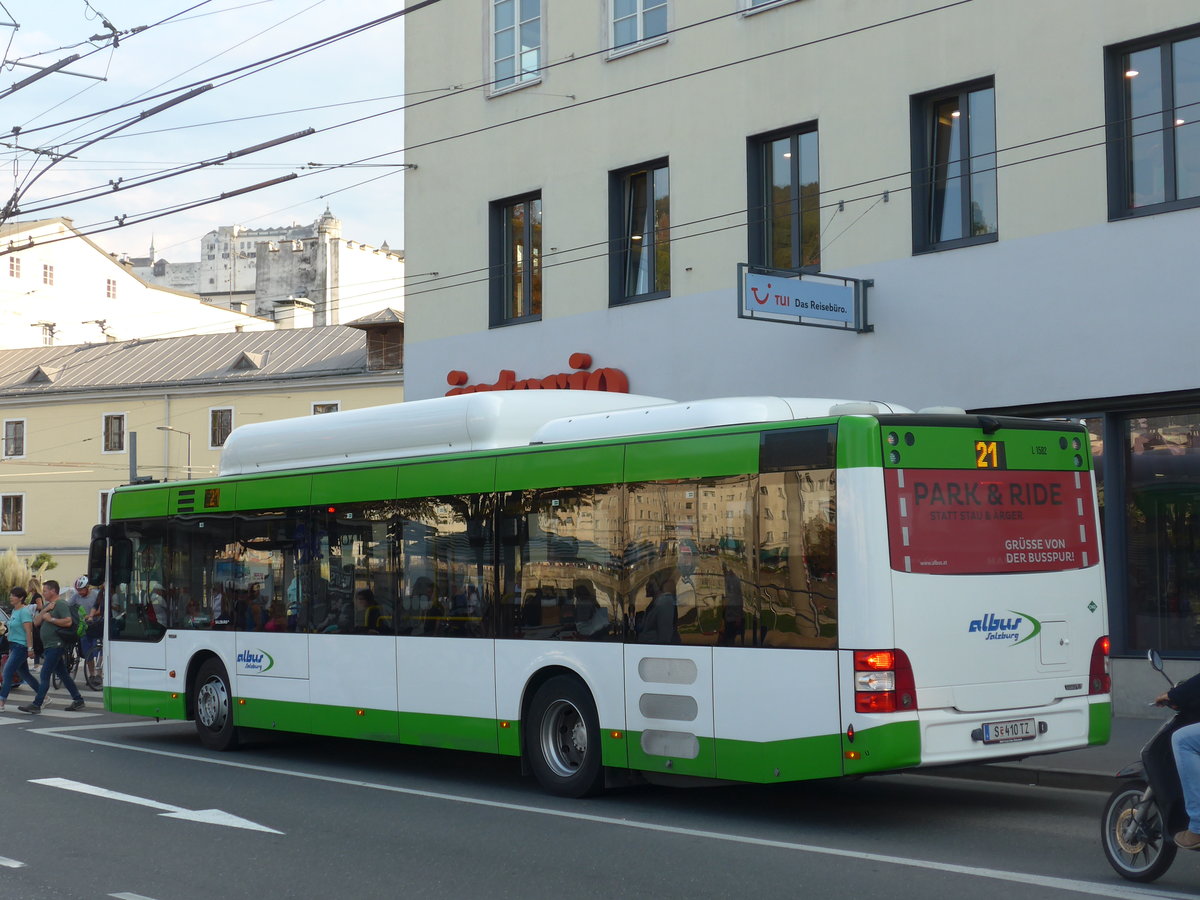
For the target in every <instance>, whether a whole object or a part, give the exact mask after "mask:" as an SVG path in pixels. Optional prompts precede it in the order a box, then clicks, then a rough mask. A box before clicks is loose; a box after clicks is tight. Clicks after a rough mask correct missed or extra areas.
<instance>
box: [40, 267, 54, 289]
mask: <svg viewBox="0 0 1200 900" xmlns="http://www.w3.org/2000/svg"><path fill="white" fill-rule="evenodd" d="M42 284H49V285H53V284H54V266H52V265H50V264H49V263H45V264H43V265H42Z"/></svg>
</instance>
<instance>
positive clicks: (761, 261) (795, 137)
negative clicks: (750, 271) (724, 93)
mask: <svg viewBox="0 0 1200 900" xmlns="http://www.w3.org/2000/svg"><path fill="white" fill-rule="evenodd" d="M809 134H813V135H816V140H817V160H816V164H817V202H816V213H817V235H816V240H817V258H816V261H815V262H812V263H805V262H804V261H803V260H801V253H802V251H803V249H804V243H805V237H806V232H805V230H804V213H805V203H804V199H805V198H804V194H803V191H802V188H803V186H804V182H803V181H802V180H801V172H800V170H801V167H802V164H803V162H804V160H803V158H802V157H801V156H800V154H799V152H797V151H798V150H799V149H800V140H801V138H802V137H803V136H805V135H809ZM784 138H788V139H790V141H791V143H792V145H793V146H792V158H791V159H792V163H791V166H792V171H791V176H792V178H791V184H792V187H793V189H794V195H793V196H792V198H791V199H790V200H789V202H788V205H789V215H790V216H791V218H792V221H793V226H792V240H791V246H792V255H793V259H794V260H800V261H801V265H799V266H778V265H776V264H775V262H774V260H773V259H772V258H771V252H770V241H771V228H770V221H771V217H770V215H769V212H768V210H769V206H770V201H769V199H768V198H769V194H770V186H769V185H768V184H767V177H768V161H769V157H770V152H771V145H772V144H774V143H776V142H777V141H780V140H783V139H784ZM746 144H747V149H746V175H747V197H748V200H749V203H748V204H747V206H748V209H749V210H750V216H749V222H748V227H747V236H748V238H749V246H748V249H747V253H748V256H747V259H748V260H749V261H750V264H751V265H754V266H762V267H765V268H771V269H779V270H784V271H794V272H820V271H821V132H820V128H819V126H818V123H817V122H816V121H815V120H814V121H812V122H805V123H803V124H800V125H793V126H790V127H788V128H778V129H775V130H773V131H768V132H765V133H763V134H756V135H752V136H751V137H749V138H748V139H747V142H746ZM760 210H761V215H760V214H759V211H760Z"/></svg>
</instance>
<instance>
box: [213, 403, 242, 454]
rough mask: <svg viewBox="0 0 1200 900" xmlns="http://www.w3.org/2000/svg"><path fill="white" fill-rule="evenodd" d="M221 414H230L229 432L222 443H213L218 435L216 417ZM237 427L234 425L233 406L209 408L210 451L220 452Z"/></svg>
mask: <svg viewBox="0 0 1200 900" xmlns="http://www.w3.org/2000/svg"><path fill="white" fill-rule="evenodd" d="M219 412H227V413H229V431H227V432H226V433H225V437H224V438H222V439H221V443H219V444H217V443H214V442H213V436H214V435H215V434H216V428H215V426H216V422H215V420H214V417H215V416H216V414H217V413H219ZM235 427H236V426H235V425H234V424H233V407H232V406H210V407H209V408H208V449H209V450H220V449H221V448H222V447H224V446H225V442H226V441H227V440H229V435H231V434H233V429H234V428H235Z"/></svg>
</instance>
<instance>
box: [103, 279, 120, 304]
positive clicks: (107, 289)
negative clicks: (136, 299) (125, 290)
mask: <svg viewBox="0 0 1200 900" xmlns="http://www.w3.org/2000/svg"><path fill="white" fill-rule="evenodd" d="M104 296H105V297H106V298H107V299H109V300H116V299H117V279H115V278H106V279H104Z"/></svg>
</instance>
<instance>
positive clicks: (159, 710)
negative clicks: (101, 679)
mask: <svg viewBox="0 0 1200 900" xmlns="http://www.w3.org/2000/svg"><path fill="white" fill-rule="evenodd" d="M104 708H105V709H107V710H109V711H110V712H115V713H124V714H125V715H130V716H150V717H152V718H155V719H186V718H187V711H186V705H185V702H184V697H183V695H182V694H177V693H175V692H174V691H146V690H140V689H137V688H118V687H105V688H104Z"/></svg>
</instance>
